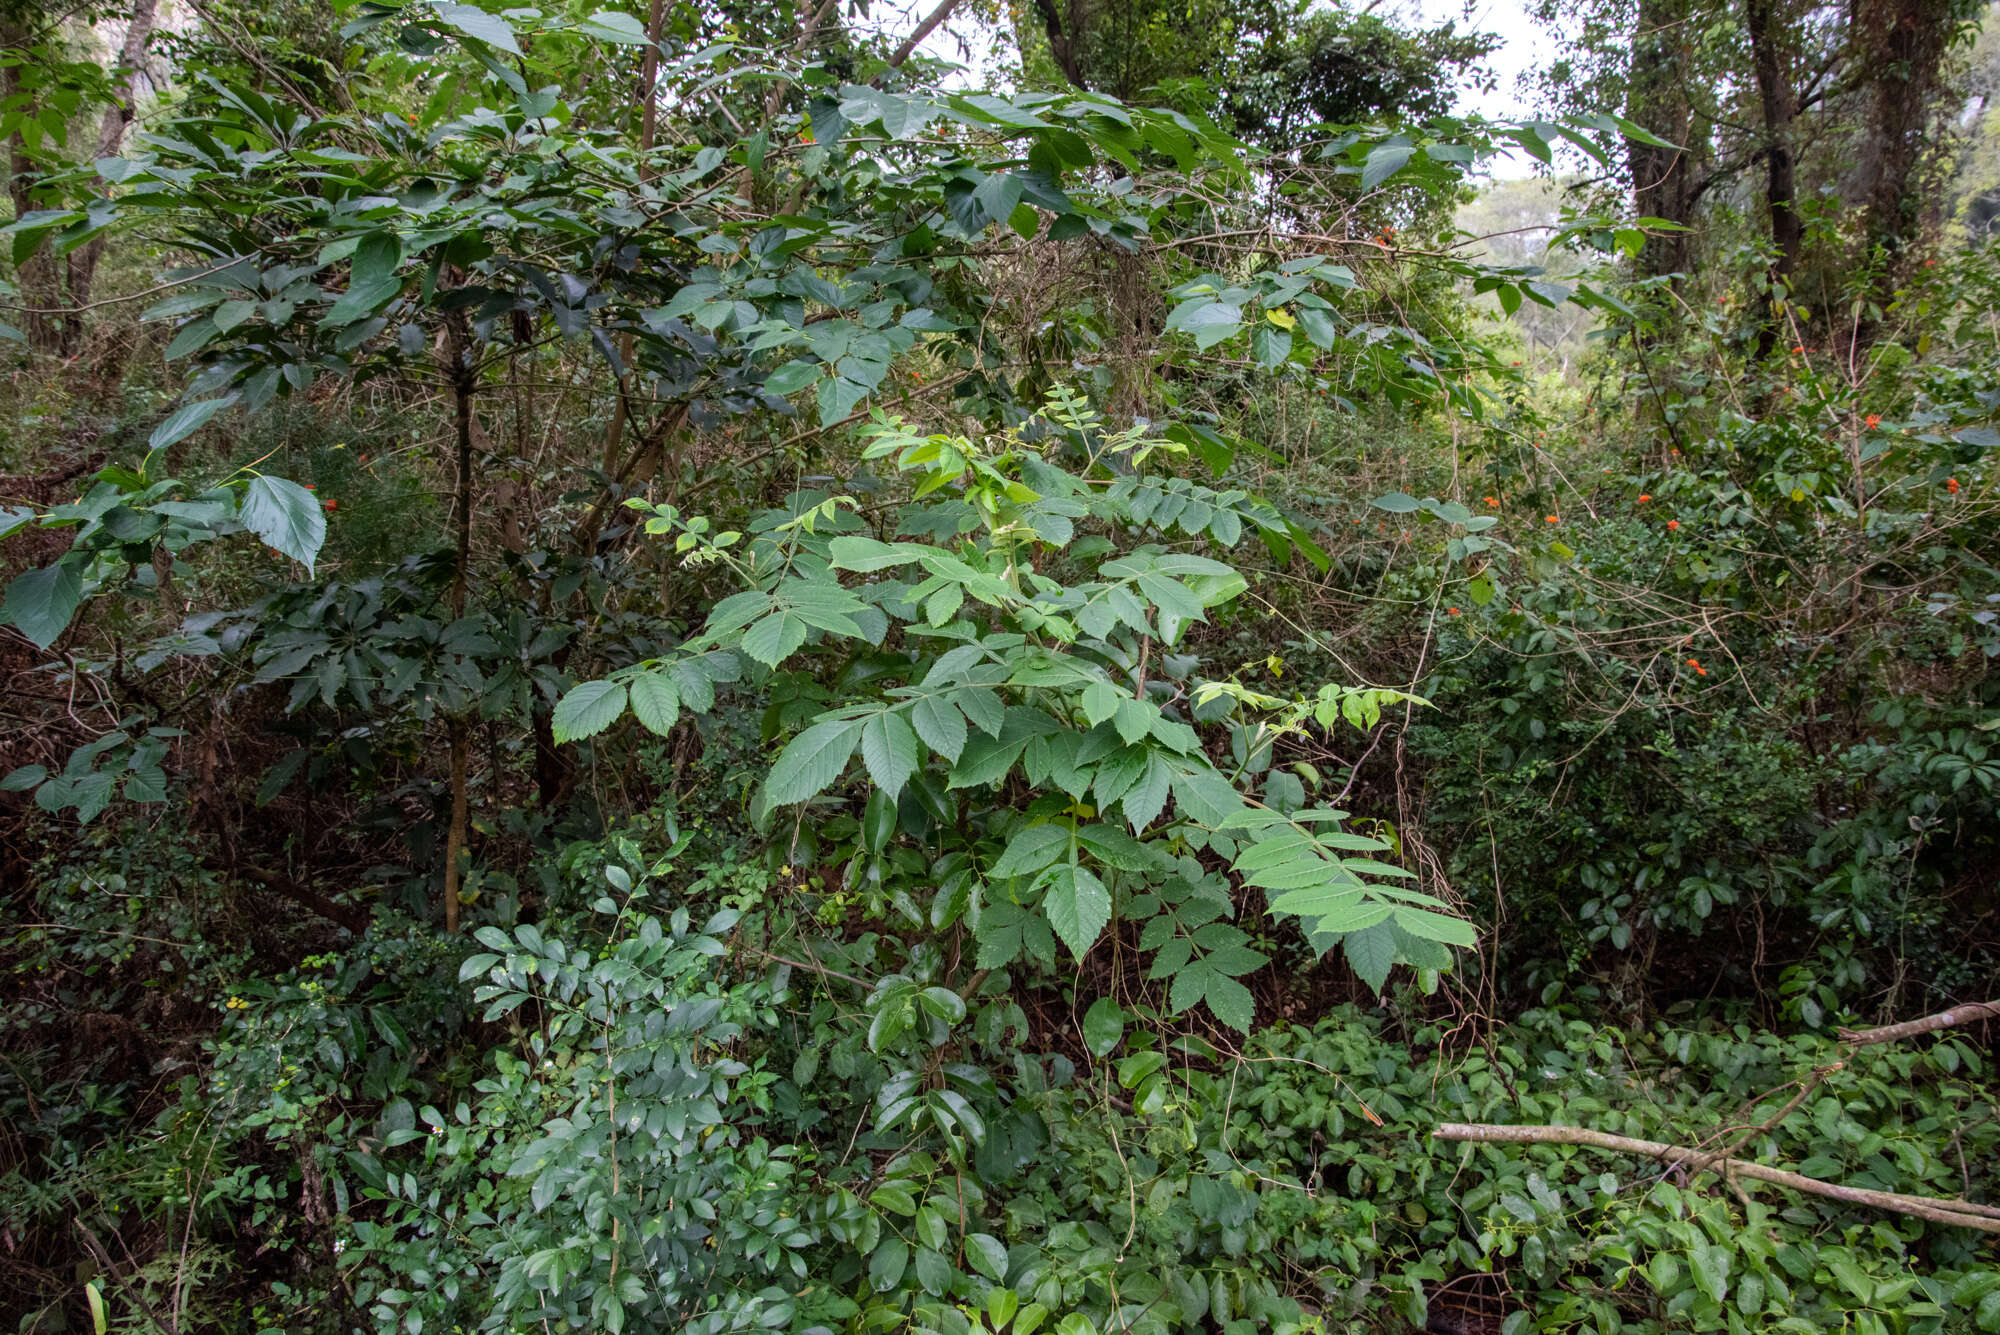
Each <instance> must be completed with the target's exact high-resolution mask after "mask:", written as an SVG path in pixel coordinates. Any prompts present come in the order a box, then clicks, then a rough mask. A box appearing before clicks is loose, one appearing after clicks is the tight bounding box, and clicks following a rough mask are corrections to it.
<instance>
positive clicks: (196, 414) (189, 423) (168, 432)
mask: <svg viewBox="0 0 2000 1335" xmlns="http://www.w3.org/2000/svg"><path fill="white" fill-rule="evenodd" d="M233 402H235V400H234V399H203V400H202V401H201V402H199V403H184V404H182V405H181V406H180V407H178V408H176V409H174V411H173V413H172V414H171V415H170V416H169V417H168V418H167V420H166V421H164V422H162V423H160V424H159V425H158V426H156V427H154V428H153V434H152V435H151V436H149V437H147V439H146V446H147V448H148V449H154V450H164V449H165V448H167V446H169V445H173V444H176V443H177V442H179V441H182V440H185V439H187V438H188V437H189V436H191V435H193V434H194V433H195V432H197V431H199V430H200V429H201V428H202V427H204V426H206V425H207V424H208V419H209V418H211V417H213V416H215V415H216V414H217V413H219V412H221V411H222V410H223V409H224V408H227V407H228V406H229V405H230V404H231V403H233Z"/></svg>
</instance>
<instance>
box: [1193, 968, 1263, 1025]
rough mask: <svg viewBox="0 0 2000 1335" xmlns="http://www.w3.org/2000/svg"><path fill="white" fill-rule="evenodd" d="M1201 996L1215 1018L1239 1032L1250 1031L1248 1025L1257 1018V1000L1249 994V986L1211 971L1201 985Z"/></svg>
mask: <svg viewBox="0 0 2000 1335" xmlns="http://www.w3.org/2000/svg"><path fill="white" fill-rule="evenodd" d="M1201 998H1202V1000H1203V1001H1206V1002H1207V1003H1208V1008H1209V1010H1211V1011H1213V1012H1214V1013H1215V1018H1216V1019H1218V1020H1220V1021H1222V1022H1223V1023H1224V1024H1226V1025H1228V1026H1229V1027H1230V1028H1231V1029H1234V1030H1236V1031H1237V1032H1239V1033H1244V1034H1247V1033H1249V1032H1250V1025H1251V1023H1252V1022H1253V1021H1254V1020H1255V1019H1256V1018H1257V1001H1256V998H1254V997H1252V996H1251V995H1250V989H1249V988H1247V987H1245V986H1244V985H1243V984H1241V983H1239V982H1237V981H1236V980H1235V979H1234V978H1230V977H1226V976H1225V975H1223V974H1221V973H1211V974H1210V976H1209V978H1208V981H1207V983H1206V984H1205V985H1204V986H1203V987H1202V992H1201Z"/></svg>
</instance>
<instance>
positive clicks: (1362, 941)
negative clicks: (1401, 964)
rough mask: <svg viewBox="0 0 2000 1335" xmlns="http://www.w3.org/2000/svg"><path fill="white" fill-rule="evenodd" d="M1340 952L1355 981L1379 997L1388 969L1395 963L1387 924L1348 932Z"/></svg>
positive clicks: (1387, 976)
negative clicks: (1344, 957) (1351, 970)
mask: <svg viewBox="0 0 2000 1335" xmlns="http://www.w3.org/2000/svg"><path fill="white" fill-rule="evenodd" d="M1340 948H1341V950H1342V952H1343V953H1345V954H1346V956H1347V964H1348V967H1349V968H1351V969H1353V970H1354V975H1355V977H1357V978H1359V979H1360V980H1361V981H1362V982H1364V983H1366V984H1368V986H1369V988H1370V990H1372V991H1373V992H1374V993H1375V994H1376V995H1377V996H1380V995H1381V992H1382V987H1383V985H1384V984H1385V983H1387V982H1388V981H1389V969H1390V966H1392V965H1393V964H1395V962H1396V934H1395V932H1394V931H1393V930H1391V929H1390V927H1389V924H1388V923H1386V922H1378V923H1376V924H1375V925H1374V926H1373V927H1366V928H1363V929H1362V930H1361V931H1358V932H1349V933H1348V934H1347V935H1346V936H1344V937H1342V938H1341V939H1340Z"/></svg>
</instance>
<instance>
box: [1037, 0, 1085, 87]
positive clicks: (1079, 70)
mask: <svg viewBox="0 0 2000 1335" xmlns="http://www.w3.org/2000/svg"><path fill="white" fill-rule="evenodd" d="M1035 9H1036V11H1037V12H1038V13H1040V14H1041V16H1042V30H1043V31H1044V32H1046V33H1047V34H1048V38H1049V54H1050V55H1052V56H1054V57H1055V61H1056V68H1057V69H1059V70H1061V71H1062V74H1063V78H1065V79H1068V80H1069V81H1070V83H1071V84H1073V85H1075V86H1076V87H1078V88H1081V89H1082V90H1083V91H1085V92H1086V93H1087V92H1089V91H1090V85H1089V84H1088V83H1086V82H1085V81H1084V77H1083V67H1082V64H1081V63H1080V62H1079V61H1078V59H1077V54H1076V43H1077V37H1078V36H1079V34H1078V31H1077V29H1078V28H1080V27H1081V26H1082V23H1081V19H1082V15H1081V14H1080V13H1079V12H1078V6H1077V5H1076V4H1075V2H1074V0H1072V2H1071V4H1070V6H1069V23H1068V25H1067V26H1065V25H1064V23H1063V19H1062V15H1060V14H1058V13H1057V12H1056V4H1055V0H1035Z"/></svg>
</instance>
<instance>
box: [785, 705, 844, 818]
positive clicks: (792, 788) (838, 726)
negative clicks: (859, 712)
mask: <svg viewBox="0 0 2000 1335" xmlns="http://www.w3.org/2000/svg"><path fill="white" fill-rule="evenodd" d="M861 727H862V722H861V720H860V719H829V720H828V721H827V722H825V723H815V724H814V725H813V726H812V727H810V728H807V729H806V730H805V731H804V732H802V733H800V734H799V735H798V736H797V737H794V738H793V739H792V740H791V742H790V744H788V745H787V746H786V747H785V749H784V751H782V752H781V753H780V754H779V756H778V761H777V763H776V764H774V765H772V766H771V777H770V778H768V779H766V780H765V781H764V797H765V800H766V801H767V802H770V803H772V804H773V805H776V806H789V805H791V804H792V803H794V802H803V801H805V800H806V799H807V798H809V797H813V796H815V795H817V794H819V793H822V792H824V791H826V789H827V788H829V787H831V786H832V784H833V781H834V780H835V779H838V778H839V777H840V774H841V771H842V770H844V769H846V768H847V758H848V757H849V756H851V755H853V754H854V746H855V743H856V742H858V741H860V740H861Z"/></svg>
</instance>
